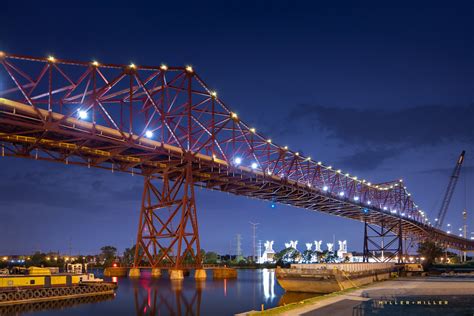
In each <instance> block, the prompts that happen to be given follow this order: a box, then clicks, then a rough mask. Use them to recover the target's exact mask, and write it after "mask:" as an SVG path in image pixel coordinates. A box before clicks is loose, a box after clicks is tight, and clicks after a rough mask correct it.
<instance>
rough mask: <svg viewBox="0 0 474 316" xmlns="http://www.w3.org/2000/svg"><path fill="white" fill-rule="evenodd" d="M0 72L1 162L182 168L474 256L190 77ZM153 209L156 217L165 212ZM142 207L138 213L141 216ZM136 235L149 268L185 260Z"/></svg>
mask: <svg viewBox="0 0 474 316" xmlns="http://www.w3.org/2000/svg"><path fill="white" fill-rule="evenodd" d="M0 64H1V66H0V82H1V86H0V141H1V144H0V145H1V150H2V156H16V157H26V158H33V159H39V160H51V161H58V162H63V163H67V164H79V165H84V166H89V167H97V168H106V169H111V170H116V171H121V172H128V173H133V174H140V175H144V176H145V177H148V178H149V177H160V178H162V179H165V178H166V177H168V178H167V179H168V180H166V181H169V182H170V183H173V182H175V181H178V182H180V181H181V180H180V179H181V178H180V175H182V174H183V172H184V170H185V169H186V168H191V169H192V178H193V181H192V183H193V184H194V185H195V186H202V187H205V188H208V189H212V190H219V191H226V192H230V193H233V194H237V195H245V196H249V197H254V198H258V199H265V200H269V201H274V202H278V203H285V204H289V205H294V206H297V207H302V208H306V209H309V210H316V211H321V212H325V213H328V214H333V215H337V216H343V217H348V218H352V219H355V220H358V221H362V222H368V223H370V224H376V225H379V224H380V223H381V222H382V221H383V222H384V223H386V224H387V225H389V224H390V223H392V224H395V223H397V222H399V221H400V220H401V222H402V227H403V234H404V235H407V234H416V235H418V236H421V237H423V236H424V237H427V236H429V237H430V238H432V239H434V240H437V241H439V242H442V243H444V244H446V245H448V246H450V247H454V248H460V249H474V243H473V242H472V241H469V240H466V239H463V238H460V237H457V236H453V235H448V234H447V233H445V232H443V231H441V230H438V229H435V228H433V227H432V226H431V224H430V222H429V220H428V219H427V217H426V213H425V212H423V211H421V210H420V209H419V208H418V206H417V205H416V204H415V203H414V201H413V199H412V197H411V195H410V194H409V192H408V191H407V189H406V187H405V186H404V184H403V182H401V181H398V180H397V181H393V182H387V183H381V184H374V183H371V182H369V181H367V180H365V179H360V178H357V177H354V176H352V175H349V174H348V173H344V172H342V171H340V170H336V169H334V168H332V167H331V166H329V165H327V164H324V163H321V162H319V161H317V160H314V159H312V158H310V157H305V156H303V155H301V154H299V153H297V152H294V151H292V150H290V149H288V148H286V147H284V146H279V145H277V144H276V143H275V142H273V141H272V140H270V139H269V138H267V137H264V135H262V134H260V133H259V132H258V131H256V130H255V128H253V127H252V126H249V125H247V124H245V123H244V122H243V121H242V120H241V119H240V118H239V117H238V115H237V114H236V113H235V112H232V111H231V110H230V109H229V108H228V107H227V106H226V105H225V103H224V102H223V100H222V99H221V98H219V97H218V96H217V94H216V93H214V92H213V91H212V90H211V89H210V88H209V87H208V86H207V85H206V83H204V81H203V80H202V79H201V78H200V76H199V75H198V74H197V73H196V72H195V71H194V69H192V68H191V67H169V66H165V65H161V66H158V67H151V66H138V65H133V64H132V65H115V64H103V63H98V62H76V61H69V60H60V59H55V58H53V57H50V58H33V57H26V56H18V55H9V54H5V53H0ZM169 170H175V172H172V173H169ZM147 183H148V189H147ZM154 186H155V184H151V182H145V192H147V191H149V193H150V196H151V195H152V193H153V194H154V195H156V196H160V194H163V192H166V190H167V189H165V191H163V190H156V192H155V190H153V187H154ZM183 199H184V196H183ZM193 200H194V197H193ZM193 204H194V203H193ZM154 206H157V209H156V210H155V211H156V212H159V211H158V210H161V208H160V207H161V206H163V205H161V206H160V205H154ZM154 206H153V207H154ZM149 209H150V208H149V207H148V208H147V207H142V215H143V214H144V213H147V212H148V213H150V211H148V210H149ZM193 210H194V212H195V207H193ZM156 212H155V213H156ZM193 214H194V213H193ZM148 216H150V215H149V214H148ZM192 220H193V221H196V217H195V216H194V217H193V218H192ZM140 225H141V226H140V229H139V240H138V243H139V244H140V245H141V247H142V248H143V253H142V252H139V254H141V255H142V256H143V258H144V259H147V261H148V263H147V264H149V265H150V266H152V265H154V266H158V265H163V264H165V262H164V261H163V260H165V259H166V260H165V261H166V262H171V263H172V264H175V265H176V264H177V262H182V261H181V260H183V258H177V257H176V254H177V253H178V250H177V249H173V252H172V253H171V251H170V250H169V251H166V249H168V248H167V247H160V246H159V245H158V244H157V240H158V237H159V236H158V235H157V234H155V233H154V232H155V230H156V231H158V232H160V231H161V232H165V231H166V232H167V231H168V230H167V228H166V225H163V223H159V222H158V224H157V223H156V222H155V224H152V225H151V226H150V227H148V225H150V224H149V223H148V224H147V222H144V221H143V218H142V221H140ZM156 225H158V226H156ZM153 226H154V227H153ZM163 227H165V228H164V230H163ZM189 227H190V226H189ZM145 228H147V229H150V228H152V232H153V234H155V235H153V234H150V231H148V233H149V236H148V237H147V238H148V239H146V238H145V239H146V242H145V240H144V239H143V236H146V234H145V231H144V229H145ZM168 228H169V227H168ZM195 232H196V235H195V236H196V240H195V242H196V244H193V246H192V247H187V243H186V241H184V243H185V244H186V245H185V246H184V248H181V250H187V249H191V248H192V249H193V251H194V258H193V259H194V262H198V261H199V260H200V259H199V258H198V257H197V254H196V250H197V248H198V244H197V242H198V240H199V237H198V235H197V229H196V231H195ZM140 233H141V234H142V235H141V236H142V237H141V239H140ZM179 238H180V239H179V240H182V237H179ZM182 246H183V244H182ZM145 249H147V250H148V252H149V253H147V252H146V251H144V250H145ZM155 249H156V250H155ZM160 251H161V252H160ZM187 251H188V252H187V253H186V255H187V256H188V254H189V253H190V252H189V251H190V250H187ZM191 253H192V252H191ZM192 256H193V255H192ZM171 259H173V260H174V261H173V260H171ZM157 260H158V261H157ZM178 265H179V263H178Z"/></svg>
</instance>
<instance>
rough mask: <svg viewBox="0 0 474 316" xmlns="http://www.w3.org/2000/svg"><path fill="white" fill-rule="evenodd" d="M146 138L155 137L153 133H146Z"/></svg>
mask: <svg viewBox="0 0 474 316" xmlns="http://www.w3.org/2000/svg"><path fill="white" fill-rule="evenodd" d="M145 136H146V138H152V137H153V132H152V131H146V132H145Z"/></svg>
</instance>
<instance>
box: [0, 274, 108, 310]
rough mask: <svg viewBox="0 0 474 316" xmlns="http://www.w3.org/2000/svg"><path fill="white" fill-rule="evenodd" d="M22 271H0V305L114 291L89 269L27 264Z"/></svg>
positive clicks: (106, 293)
mask: <svg viewBox="0 0 474 316" xmlns="http://www.w3.org/2000/svg"><path fill="white" fill-rule="evenodd" d="M25 272H26V273H25V274H6V273H4V274H2V275H0V306H1V305H11V304H24V303H32V302H42V301H48V300H63V299H71V298H80V297H87V296H95V295H110V294H114V292H115V289H116V287H117V286H116V284H115V283H109V282H104V281H103V280H102V279H97V278H95V277H94V274H92V273H58V274H52V273H51V270H50V269H47V268H38V267H30V268H29V269H27V270H26V271H25Z"/></svg>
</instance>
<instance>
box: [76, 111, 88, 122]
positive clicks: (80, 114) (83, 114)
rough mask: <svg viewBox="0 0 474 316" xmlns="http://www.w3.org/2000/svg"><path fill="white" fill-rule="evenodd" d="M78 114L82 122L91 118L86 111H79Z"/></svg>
mask: <svg viewBox="0 0 474 316" xmlns="http://www.w3.org/2000/svg"><path fill="white" fill-rule="evenodd" d="M78 114H79V118H80V119H81V120H85V119H87V117H88V116H89V115H88V114H87V111H84V110H79V111H78Z"/></svg>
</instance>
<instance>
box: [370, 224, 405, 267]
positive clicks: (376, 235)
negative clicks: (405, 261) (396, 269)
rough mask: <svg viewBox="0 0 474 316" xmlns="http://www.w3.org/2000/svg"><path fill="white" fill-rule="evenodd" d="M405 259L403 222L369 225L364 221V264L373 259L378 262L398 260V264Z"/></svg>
mask: <svg viewBox="0 0 474 316" xmlns="http://www.w3.org/2000/svg"><path fill="white" fill-rule="evenodd" d="M402 257H403V229H402V220H401V219H400V220H398V221H397V222H396V223H394V224H393V223H391V224H387V223H386V222H384V221H382V222H381V223H380V225H373V224H369V223H368V222H367V220H365V221H364V253H363V262H369V258H373V259H374V260H375V261H376V262H388V261H390V260H392V259H393V258H397V261H398V263H401V262H402Z"/></svg>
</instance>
